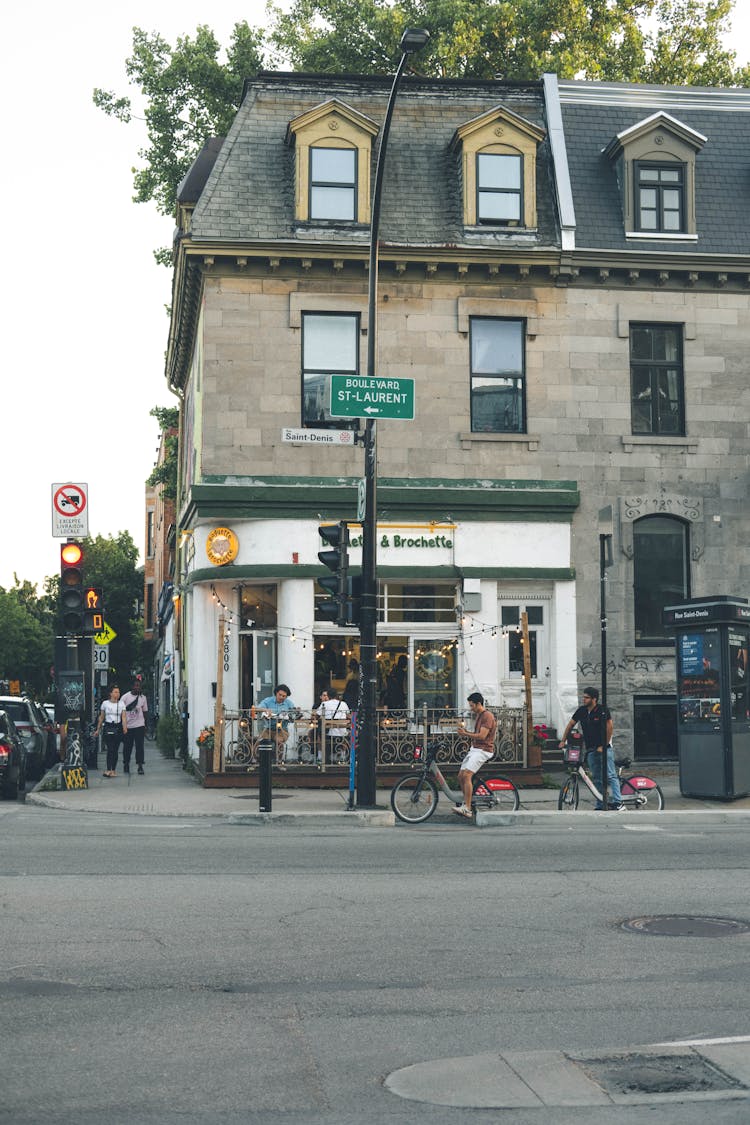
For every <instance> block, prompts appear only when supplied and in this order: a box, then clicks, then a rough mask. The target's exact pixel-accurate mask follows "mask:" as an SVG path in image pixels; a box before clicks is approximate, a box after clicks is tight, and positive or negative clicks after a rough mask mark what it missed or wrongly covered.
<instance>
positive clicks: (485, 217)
mask: <svg viewBox="0 0 750 1125" xmlns="http://www.w3.org/2000/svg"><path fill="white" fill-rule="evenodd" d="M544 136H545V133H544V129H541V128H540V127H539V126H538V125H534V124H532V122H530V121H527V120H526V119H525V118H523V117H520V116H519V115H518V114H517V113H514V112H513V111H512V110H510V109H506V108H504V107H496V108H495V109H491V110H489V111H488V112H487V113H483V114H481V115H480V116H479V117H475V118H473V119H472V120H471V121H467V122H466V124H465V125H460V126H459V127H458V129H456V132H455V133H454V135H453V140H452V141H451V148H452V149H453V150H454V151H457V152H460V155H461V180H462V185H463V211H464V224H465V225H466V226H500V227H523V228H526V229H532V230H533V229H535V228H536V153H537V147H538V145H539V143H540V141H542V140H543V139H544Z"/></svg>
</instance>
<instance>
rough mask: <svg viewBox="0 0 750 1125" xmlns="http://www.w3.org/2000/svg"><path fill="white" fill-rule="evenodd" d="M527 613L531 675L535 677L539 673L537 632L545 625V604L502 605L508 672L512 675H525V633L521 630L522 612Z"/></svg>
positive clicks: (501, 617)
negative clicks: (506, 639) (506, 641)
mask: <svg viewBox="0 0 750 1125" xmlns="http://www.w3.org/2000/svg"><path fill="white" fill-rule="evenodd" d="M524 612H525V613H526V620H527V623H528V626H529V661H530V664H531V677H532V679H535V678H536V677H537V675H538V673H537V664H538V659H537V649H538V645H537V634H538V632H539V630H541V628H542V626H543V625H544V606H542V605H526V604H518V603H517V604H515V605H512V604H508V605H503V606H501V607H500V623H501V625H502V627H503V630H505V631H506V635H507V638H508V674H509V675H511V676H522V675H523V633H522V632H521V614H522V613H524Z"/></svg>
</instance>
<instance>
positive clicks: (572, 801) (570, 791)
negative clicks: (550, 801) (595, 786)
mask: <svg viewBox="0 0 750 1125" xmlns="http://www.w3.org/2000/svg"><path fill="white" fill-rule="evenodd" d="M557 807H558V809H559V810H560V812H575V811H576V809H577V808H578V778H577V777H576V776H575V774H573V776H572V777H569V778H568V780H567V781H566V782H565V783H564V784H563V785H561V786H560V796H559V797H558V798H557Z"/></svg>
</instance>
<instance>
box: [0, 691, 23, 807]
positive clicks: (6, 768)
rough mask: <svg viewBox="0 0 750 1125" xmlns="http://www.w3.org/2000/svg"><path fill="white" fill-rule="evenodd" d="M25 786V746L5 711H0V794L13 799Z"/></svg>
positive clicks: (10, 799)
mask: <svg viewBox="0 0 750 1125" xmlns="http://www.w3.org/2000/svg"><path fill="white" fill-rule="evenodd" d="M25 788H26V746H25V744H24V741H23V739H22V738H21V736H20V734H19V733H18V731H17V730H16V727H15V724H14V722H13V720H12V719H11V717H10V715H9V714H8V712H7V711H0V796H1V797H2V798H3V800H6V801H14V800H15V799H16V797H17V796H18V790H19V789H25Z"/></svg>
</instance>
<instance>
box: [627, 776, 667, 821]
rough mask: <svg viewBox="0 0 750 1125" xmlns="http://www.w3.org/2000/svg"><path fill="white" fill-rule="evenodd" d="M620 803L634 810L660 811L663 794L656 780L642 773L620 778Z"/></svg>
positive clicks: (662, 805)
mask: <svg viewBox="0 0 750 1125" xmlns="http://www.w3.org/2000/svg"><path fill="white" fill-rule="evenodd" d="M620 792H621V793H622V803H623V804H624V805H625V807H626V808H628V809H633V810H635V811H636V812H638V811H646V812H649V811H650V812H661V810H662V809H663V808H664V794H663V793H662V791H661V789H660V788H659V786H658V785H657V784H656V782H655V781H654V780H653V779H652V778H650V777H644V776H643V774H634V775H633V776H632V777H623V778H621V779H620Z"/></svg>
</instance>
